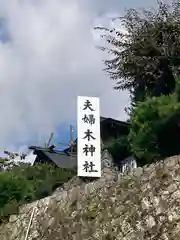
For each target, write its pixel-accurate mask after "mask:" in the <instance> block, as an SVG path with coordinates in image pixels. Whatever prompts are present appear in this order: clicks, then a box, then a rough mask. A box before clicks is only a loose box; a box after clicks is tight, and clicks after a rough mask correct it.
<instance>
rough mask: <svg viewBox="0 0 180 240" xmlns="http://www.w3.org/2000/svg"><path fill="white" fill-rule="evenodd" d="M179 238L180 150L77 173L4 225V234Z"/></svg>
mask: <svg viewBox="0 0 180 240" xmlns="http://www.w3.org/2000/svg"><path fill="white" fill-rule="evenodd" d="M34 207H36V208H35V212H34V217H33V220H32V224H31V227H30V229H29V234H28V238H27V239H28V240H36V239H37V240H52V239H53V240H56V239H57V240H71V239H72V240H81V239H82V240H91V239H97V240H115V239H117V240H149V239H153V240H179V239H180V156H175V157H171V158H168V159H166V160H165V161H164V162H161V163H158V164H152V165H150V166H145V167H144V168H138V169H136V170H135V171H134V172H132V173H130V174H128V175H121V174H118V173H117V172H115V171H113V170H111V169H110V168H104V170H103V176H102V178H101V179H99V180H97V181H94V182H91V183H87V184H85V183H83V182H82V181H81V180H80V179H78V178H75V179H73V180H71V182H70V183H68V184H66V185H65V186H64V188H63V189H57V190H56V192H55V193H54V194H53V195H52V196H50V197H47V198H45V199H42V200H40V201H39V202H34V203H32V204H29V205H27V206H24V207H23V208H21V210H20V214H19V215H18V216H11V217H10V222H9V223H8V224H6V225H1V226H0V239H1V240H15V239H16V240H25V235H26V232H27V229H28V224H29V221H30V217H31V214H32V211H33V208H34Z"/></svg>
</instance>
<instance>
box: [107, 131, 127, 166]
mask: <svg viewBox="0 0 180 240" xmlns="http://www.w3.org/2000/svg"><path fill="white" fill-rule="evenodd" d="M107 150H108V151H109V153H111V155H112V157H113V159H114V162H115V163H116V164H119V163H120V161H121V160H123V159H125V158H127V157H128V156H130V155H131V153H130V148H129V142H128V136H126V135H122V136H120V137H119V138H117V139H112V140H111V141H110V142H109V143H108V144H107Z"/></svg>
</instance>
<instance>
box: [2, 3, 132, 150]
mask: <svg viewBox="0 0 180 240" xmlns="http://www.w3.org/2000/svg"><path fill="white" fill-rule="evenodd" d="M89 6H90V0H89V1H81V0H79V1H78V0H68V1H67V0H61V1H58V0H50V1H49V0H43V1H42V0H39V1H38V0H37V1H33V0H31V1H30V0H29V1H28V0H27V1H23V0H22V1H18V0H14V1H11V0H1V2H0V16H2V17H3V18H5V19H6V21H7V22H6V23H7V28H8V31H9V35H10V38H11V41H9V42H7V43H6V44H3V43H2V44H0V109H1V119H0V150H2V149H4V148H5V147H7V146H8V145H14V144H16V143H18V142H23V141H25V142H28V140H29V141H30V140H32V139H33V140H34V141H40V140H41V138H43V137H44V135H46V134H49V132H50V131H51V130H52V129H54V128H55V127H56V126H57V125H59V124H60V123H61V122H70V121H73V119H75V117H76V97H77V95H91V96H99V97H100V99H101V113H102V115H106V116H112V117H118V118H121V119H124V118H125V114H124V107H125V105H126V104H127V101H128V96H127V93H119V92H116V91H115V90H113V89H112V87H113V84H115V83H113V82H112V81H111V80H109V78H108V76H106V75H105V73H104V72H103V71H102V68H103V67H104V66H103V63H102V58H103V55H102V53H101V52H100V51H99V50H97V49H96V48H95V45H96V44H97V42H95V41H94V38H93V34H92V29H93V27H94V26H93V24H94V23H95V13H94V12H93V8H89ZM98 11H99V10H98ZM103 11H104V9H103Z"/></svg>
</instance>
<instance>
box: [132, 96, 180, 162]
mask: <svg viewBox="0 0 180 240" xmlns="http://www.w3.org/2000/svg"><path fill="white" fill-rule="evenodd" d="M177 100H178V97H177V94H176V93H174V94H171V95H169V96H165V95H163V96H161V97H154V98H152V99H148V100H147V101H145V102H142V103H139V104H138V106H137V107H136V108H135V110H134V112H133V114H132V119H131V122H132V127H131V130H130V134H129V141H130V143H131V150H132V152H133V154H134V155H135V156H136V157H137V158H138V159H140V163H141V164H146V163H151V162H153V161H154V160H158V159H161V158H165V157H168V156H172V155H175V154H178V153H180V145H179V142H180V131H179V130H180V129H179V120H180V103H179V102H178V101H177Z"/></svg>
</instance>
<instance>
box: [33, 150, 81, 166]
mask: <svg viewBox="0 0 180 240" xmlns="http://www.w3.org/2000/svg"><path fill="white" fill-rule="evenodd" d="M29 149H31V150H34V154H36V155H40V154H41V156H42V155H44V156H45V157H47V158H48V159H49V160H51V161H52V162H53V163H54V164H55V165H56V166H57V167H59V168H73V167H75V166H76V165H77V158H76V156H71V155H70V154H68V153H67V152H64V151H58V150H50V149H46V148H42V147H37V146H30V147H29ZM42 160H43V159H42Z"/></svg>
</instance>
